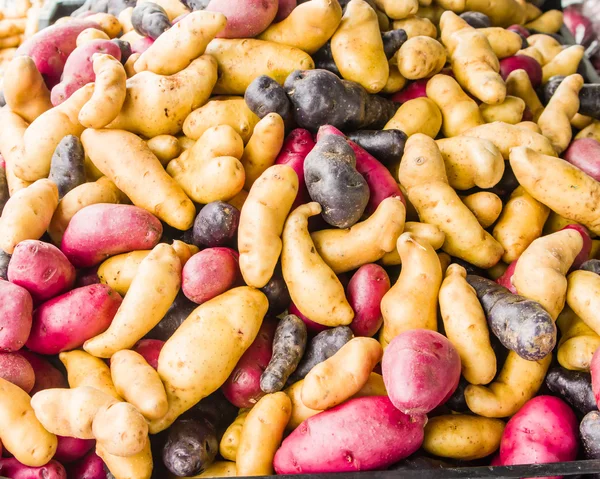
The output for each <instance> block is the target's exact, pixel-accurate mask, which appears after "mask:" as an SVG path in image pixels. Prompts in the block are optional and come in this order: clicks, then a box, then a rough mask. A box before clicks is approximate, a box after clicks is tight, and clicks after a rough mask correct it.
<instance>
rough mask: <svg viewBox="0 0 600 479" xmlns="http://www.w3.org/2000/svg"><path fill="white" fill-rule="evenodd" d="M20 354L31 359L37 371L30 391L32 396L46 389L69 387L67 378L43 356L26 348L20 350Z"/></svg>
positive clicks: (32, 365)
mask: <svg viewBox="0 0 600 479" xmlns="http://www.w3.org/2000/svg"><path fill="white" fill-rule="evenodd" d="M19 354H20V355H21V356H23V357H24V358H25V359H27V361H29V364H31V367H32V368H33V371H34V373H35V383H34V385H33V388H32V389H31V391H30V392H29V394H30V395H31V396H33V395H34V394H35V393H37V392H38V391H43V390H44V389H54V388H68V387H69V383H68V382H67V378H65V377H64V376H63V374H62V373H61V372H60V371H59V370H58V369H56V368H55V367H54V366H52V364H50V363H49V362H48V361H47V360H46V359H44V358H43V357H42V356H40V355H38V354H35V353H32V352H31V351H26V350H21V351H19Z"/></svg>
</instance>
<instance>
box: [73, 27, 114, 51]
mask: <svg viewBox="0 0 600 479" xmlns="http://www.w3.org/2000/svg"><path fill="white" fill-rule="evenodd" d="M94 40H110V37H109V36H108V35H107V34H106V33H104V31H103V30H99V29H97V28H86V29H85V30H83V31H82V32H81V33H80V34H79V35H77V46H78V47H80V46H81V45H85V44H86V43H89V42H92V41H94Z"/></svg>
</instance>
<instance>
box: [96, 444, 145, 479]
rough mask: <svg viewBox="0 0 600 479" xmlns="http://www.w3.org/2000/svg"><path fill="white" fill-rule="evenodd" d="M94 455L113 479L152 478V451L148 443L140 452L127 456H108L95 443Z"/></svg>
mask: <svg viewBox="0 0 600 479" xmlns="http://www.w3.org/2000/svg"><path fill="white" fill-rule="evenodd" d="M96 454H98V456H100V458H101V459H102V460H103V461H104V464H106V467H108V470H109V471H110V472H111V474H112V475H113V476H115V479H150V477H151V476H152V450H151V449H150V441H146V445H145V446H144V449H142V451H141V452H139V453H137V454H135V455H133V456H129V457H123V456H115V455H114V454H110V453H109V452H108V451H107V450H106V449H105V447H104V446H103V445H102V444H101V443H99V442H98V443H96Z"/></svg>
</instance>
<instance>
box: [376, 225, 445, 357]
mask: <svg viewBox="0 0 600 479" xmlns="http://www.w3.org/2000/svg"><path fill="white" fill-rule="evenodd" d="M397 248H398V252H399V254H400V257H401V258H402V264H403V265H404V266H403V267H402V271H401V272H400V277H399V278H398V281H396V283H395V284H394V285H393V286H392V288H391V289H390V290H389V291H388V292H387V293H386V294H385V296H384V297H383V299H382V300H381V314H382V315H383V326H382V328H381V330H380V333H379V341H380V342H381V344H382V346H383V347H386V346H387V345H388V344H389V343H390V342H391V341H392V339H394V338H395V337H396V336H398V335H399V334H400V333H403V332H404V331H408V330H410V329H431V330H433V331H437V305H438V291H439V289H440V285H441V284H442V267H441V265H440V260H439V259H438V256H437V254H436V253H435V250H434V249H433V248H432V247H431V245H429V244H428V243H422V244H420V243H418V242H417V241H416V239H415V237H414V236H413V235H412V233H403V234H402V235H400V237H399V238H398V243H397Z"/></svg>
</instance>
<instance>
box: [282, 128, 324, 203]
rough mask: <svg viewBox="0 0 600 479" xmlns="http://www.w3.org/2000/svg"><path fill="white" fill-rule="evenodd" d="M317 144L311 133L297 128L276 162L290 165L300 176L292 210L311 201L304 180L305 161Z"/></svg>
mask: <svg viewBox="0 0 600 479" xmlns="http://www.w3.org/2000/svg"><path fill="white" fill-rule="evenodd" d="M315 144H316V143H315V140H314V139H313V136H312V133H311V132H310V131H308V130H304V129H302V128H296V129H295V130H292V131H291V132H290V134H289V135H288V136H287V137H286V139H285V141H284V142H283V146H282V148H281V151H280V152H279V155H278V156H277V159H276V160H275V164H276V165H288V166H290V167H291V168H293V169H294V171H295V172H296V175H298V193H297V195H296V199H295V200H294V204H293V205H292V210H294V209H295V208H296V207H298V206H300V205H302V204H304V203H308V202H309V201H310V196H309V195H308V189H307V188H306V181H305V180H304V160H305V159H306V156H307V155H308V154H309V153H310V152H311V151H312V149H313V148H314V147H315Z"/></svg>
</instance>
